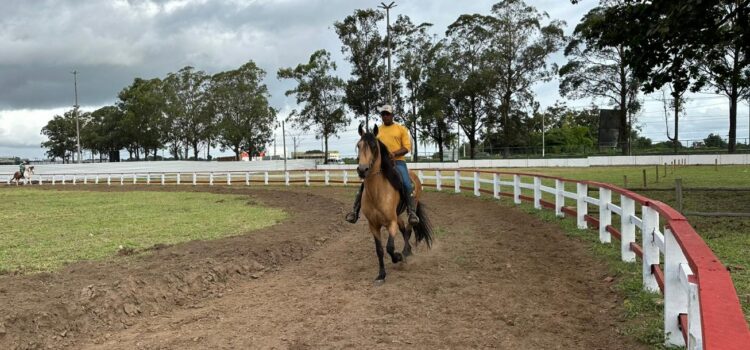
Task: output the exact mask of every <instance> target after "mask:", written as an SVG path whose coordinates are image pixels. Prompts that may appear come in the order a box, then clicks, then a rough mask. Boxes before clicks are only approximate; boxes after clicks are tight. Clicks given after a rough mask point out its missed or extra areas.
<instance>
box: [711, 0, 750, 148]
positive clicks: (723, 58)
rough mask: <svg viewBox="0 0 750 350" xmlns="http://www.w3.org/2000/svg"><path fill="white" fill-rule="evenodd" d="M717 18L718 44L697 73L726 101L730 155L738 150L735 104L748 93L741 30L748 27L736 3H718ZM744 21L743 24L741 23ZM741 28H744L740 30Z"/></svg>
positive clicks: (748, 64)
mask: <svg viewBox="0 0 750 350" xmlns="http://www.w3.org/2000/svg"><path fill="white" fill-rule="evenodd" d="M720 3H721V4H720V5H719V6H718V9H719V12H720V15H721V16H722V18H725V19H726V20H725V21H724V23H723V24H722V25H721V26H719V28H718V33H717V34H718V35H719V40H717V44H716V45H715V46H713V47H712V50H711V51H710V52H709V53H708V54H706V55H704V56H703V60H702V61H701V62H700V63H701V64H700V66H699V69H701V71H702V72H703V73H704V74H703V75H702V77H703V78H705V80H704V81H701V84H702V83H708V84H710V86H711V87H713V88H714V90H715V91H716V92H717V93H720V94H723V95H725V96H726V97H727V98H728V99H729V143H728V149H729V153H734V152H735V151H736V148H737V104H738V103H739V100H740V99H741V98H743V97H744V96H747V95H748V94H749V93H750V57H748V56H750V52H748V51H750V45H743V43H742V42H741V40H739V39H740V38H741V35H742V30H746V27H748V26H750V22H748V17H747V16H748V12H750V11H749V10H748V8H747V6H748V2H745V4H744V6H745V7H744V8H743V7H741V6H742V2H741V1H738V0H724V1H720ZM743 21H744V22H743ZM743 27H744V28H743Z"/></svg>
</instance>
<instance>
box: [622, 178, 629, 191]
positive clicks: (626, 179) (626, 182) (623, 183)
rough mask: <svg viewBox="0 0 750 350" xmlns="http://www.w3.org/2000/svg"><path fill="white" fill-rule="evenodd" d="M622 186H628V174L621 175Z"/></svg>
mask: <svg viewBox="0 0 750 350" xmlns="http://www.w3.org/2000/svg"><path fill="white" fill-rule="evenodd" d="M622 187H625V188H628V176H627V175H623V176H622Z"/></svg>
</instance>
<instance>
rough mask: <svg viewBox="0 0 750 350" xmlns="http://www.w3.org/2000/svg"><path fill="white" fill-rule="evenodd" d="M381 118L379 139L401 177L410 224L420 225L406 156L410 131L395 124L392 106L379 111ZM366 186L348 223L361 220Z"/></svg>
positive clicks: (358, 195)
mask: <svg viewBox="0 0 750 350" xmlns="http://www.w3.org/2000/svg"><path fill="white" fill-rule="evenodd" d="M378 112H380V116H381V117H382V118H383V125H381V126H380V127H379V131H378V135H377V138H378V140H380V141H381V142H382V143H384V144H385V146H386V147H387V148H388V152H389V157H390V159H391V160H392V161H393V162H394V166H395V168H396V170H397V171H398V173H399V175H400V176H401V183H402V185H403V186H404V193H406V198H405V200H406V205H407V206H406V210H407V212H408V214H409V224H411V225H417V224H419V217H417V213H416V207H417V206H416V203H415V200H414V194H413V186H412V183H411V179H410V178H409V170H408V169H407V168H406V160H405V158H404V155H406V154H407V153H409V149H410V148H411V141H410V140H409V131H408V130H407V129H406V128H405V127H404V126H403V125H400V124H397V123H394V122H393V107H391V106H390V105H385V106H382V107H380V108H379V109H378ZM364 186H365V184H364V183H362V185H361V186H360V188H359V191H357V196H356V197H355V199H354V208H353V209H352V212H350V213H348V214H346V221H348V222H351V223H352V224H353V223H356V222H357V220H359V210H360V208H361V204H362V189H363V188H364Z"/></svg>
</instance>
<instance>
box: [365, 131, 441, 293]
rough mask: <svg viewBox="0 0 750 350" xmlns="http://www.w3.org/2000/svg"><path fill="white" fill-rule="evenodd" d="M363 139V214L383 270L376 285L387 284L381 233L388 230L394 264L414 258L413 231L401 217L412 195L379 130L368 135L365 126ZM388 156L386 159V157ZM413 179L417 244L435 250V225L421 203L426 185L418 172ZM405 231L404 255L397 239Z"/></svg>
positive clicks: (411, 175) (379, 273) (413, 175)
mask: <svg viewBox="0 0 750 350" xmlns="http://www.w3.org/2000/svg"><path fill="white" fill-rule="evenodd" d="M359 135H360V136H361V138H360V140H359V142H357V148H358V154H359V166H358V167H357V173H358V174H359V177H360V178H361V179H363V180H364V190H363V193H362V213H363V214H364V215H365V217H366V218H367V222H368V224H369V227H370V232H371V233H372V236H373V237H374V238H375V252H376V253H377V255H378V263H379V264H380V270H379V272H378V277H377V278H376V279H375V282H376V283H382V282H384V281H385V265H384V263H383V245H382V240H381V235H380V229H381V228H382V227H385V228H386V229H387V230H388V243H387V244H386V250H387V251H388V255H390V256H391V260H392V261H393V263H394V264H396V263H398V262H400V261H402V260H404V258H405V257H407V256H409V255H411V245H410V244H409V239H410V238H411V231H412V227H411V225H409V224H408V221H407V223H406V224H404V220H403V219H401V218H400V217H399V215H400V214H401V213H403V212H404V210H405V209H406V203H405V199H406V196H408V195H409V194H407V193H405V192H404V189H403V186H402V184H401V177H400V176H399V175H398V173H397V171H396V168H395V167H394V164H393V160H391V159H390V158H389V157H388V153H389V152H388V149H387V148H386V147H385V145H384V144H383V143H382V142H380V140H378V139H377V138H376V136H377V135H378V127H377V126H375V128H374V129H373V131H372V133H370V132H365V131H364V130H363V129H362V125H360V126H359ZM384 155H385V159H384V158H383V156H384ZM409 177H410V178H411V181H412V183H413V184H414V196H415V200H416V202H417V216H418V217H419V224H418V225H416V226H414V227H413V228H414V231H415V233H416V238H417V244H418V243H419V242H421V241H425V242H426V243H427V246H428V247H431V246H432V225H431V224H430V221H429V220H428V218H427V213H426V212H425V209H424V204H422V202H421V201H420V200H419V199H420V196H421V194H422V183H421V181H419V178H418V177H417V176H416V175H415V174H414V172H409ZM399 231H401V234H402V235H403V237H404V250H403V251H402V253H399V252H396V251H395V249H394V244H393V238H394V237H395V236H396V234H397V233H398V232H399Z"/></svg>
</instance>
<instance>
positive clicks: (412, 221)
mask: <svg viewBox="0 0 750 350" xmlns="http://www.w3.org/2000/svg"><path fill="white" fill-rule="evenodd" d="M406 211H407V212H408V213H409V225H412V226H415V225H419V217H418V216H417V203H416V199H415V198H414V195H409V196H408V199H407V201H406Z"/></svg>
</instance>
